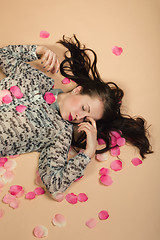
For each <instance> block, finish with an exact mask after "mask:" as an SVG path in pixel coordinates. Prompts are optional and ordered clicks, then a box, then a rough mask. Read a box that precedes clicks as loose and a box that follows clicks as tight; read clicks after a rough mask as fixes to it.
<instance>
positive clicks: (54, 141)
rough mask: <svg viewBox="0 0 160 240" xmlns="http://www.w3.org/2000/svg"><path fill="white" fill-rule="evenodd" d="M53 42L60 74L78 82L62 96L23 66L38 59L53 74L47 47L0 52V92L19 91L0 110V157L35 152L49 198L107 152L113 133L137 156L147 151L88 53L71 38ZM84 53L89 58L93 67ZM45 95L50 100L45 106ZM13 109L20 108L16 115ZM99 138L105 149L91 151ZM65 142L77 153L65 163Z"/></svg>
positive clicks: (142, 132)
mask: <svg viewBox="0 0 160 240" xmlns="http://www.w3.org/2000/svg"><path fill="white" fill-rule="evenodd" d="M59 43H60V44H62V45H64V46H65V47H66V48H67V50H68V51H67V52H66V53H65V59H64V61H62V63H61V64H60V71H61V74H62V75H63V76H64V77H67V78H69V79H72V80H73V81H75V82H76V83H77V84H78V86H77V87H76V88H74V89H73V91H70V92H67V93H64V92H63V91H62V90H61V89H53V88H52V86H53V84H54V80H53V79H52V78H50V77H48V76H46V75H45V74H44V73H42V72H41V71H39V70H38V69H35V68H33V67H31V66H30V65H29V64H27V63H26V62H30V61H34V60H37V59H40V58H41V61H42V64H44V67H47V69H48V71H51V72H52V73H53V72H56V71H57V70H58V69H59V61H58V59H57V57H56V55H55V54H54V53H53V52H52V51H51V50H49V49H48V48H46V47H43V46H37V45H25V46H24V45H15V46H7V47H4V48H1V49H0V65H1V68H2V70H3V72H4V73H5V74H6V78H4V79H2V80H1V82H0V90H3V89H7V90H10V91H11V87H13V86H18V87H19V88H20V91H21V93H22V94H21V97H20V98H17V97H15V94H14V93H13V91H11V92H12V98H13V100H12V101H11V102H10V103H8V104H2V105H1V106H0V141H1V145H0V156H1V157H2V156H9V155H15V154H22V153H27V152H33V151H38V152H40V157H39V174H40V176H41V179H42V182H43V184H44V185H45V187H46V189H47V190H48V191H49V192H50V193H51V194H52V195H54V194H55V192H64V191H65V190H66V189H67V188H68V187H69V186H70V184H71V183H72V182H74V181H75V180H76V179H78V178H79V177H81V176H82V175H83V174H84V170H85V168H86V166H87V165H88V163H89V162H90V160H91V158H92V157H93V156H94V154H95V152H104V151H107V150H109V149H110V148H111V134H110V132H111V131H113V130H116V131H120V133H121V135H122V136H124V137H125V138H126V140H128V141H129V142H130V143H132V144H133V145H135V146H136V147H138V148H139V150H140V154H141V156H142V157H143V158H144V155H145V154H147V153H151V152H152V151H151V146H150V143H149V141H148V138H147V136H146V129H145V127H144V120H143V119H142V118H137V119H133V118H130V117H129V116H123V115H122V114H121V112H120V106H121V100H122V97H123V91H122V90H121V89H120V88H118V86H117V85H116V84H114V83H104V82H103V81H102V80H101V78H100V75H99V73H98V71H97V67H96V63H97V58H96V54H95V53H94V51H93V50H91V49H86V48H85V46H81V44H80V42H79V41H78V39H77V38H76V36H75V35H74V38H73V39H69V40H67V39H65V37H63V40H61V41H59ZM87 51H91V52H92V53H93V54H94V61H93V63H91V60H90V58H89V56H88V54H87ZM68 53H69V54H70V55H69V56H68ZM22 95H23V96H22ZM47 96H50V97H51V99H52V100H53V101H51V102H48V101H47ZM17 106H23V107H24V109H25V110H24V111H23V112H19V111H17V109H18V108H17ZM77 124H78V132H79V133H82V134H80V136H78V137H76V138H74V136H73V126H74V125H77ZM72 136H73V137H72ZM100 137H101V138H103V139H104V140H105V141H106V147H105V148H104V149H102V150H99V151H96V145H97V138H100ZM71 144H72V145H73V146H75V147H76V148H78V149H79V148H82V149H83V150H82V151H80V152H79V153H78V154H77V155H76V156H75V157H74V158H71V159H70V160H69V161H68V162H67V157H68V151H69V148H70V146H71Z"/></svg>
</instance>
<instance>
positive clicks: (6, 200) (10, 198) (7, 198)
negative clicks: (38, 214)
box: [2, 193, 16, 204]
mask: <svg viewBox="0 0 160 240" xmlns="http://www.w3.org/2000/svg"><path fill="white" fill-rule="evenodd" d="M15 199H16V196H13V195H11V194H10V193H7V194H6V195H5V196H4V197H3V199H2V201H3V202H4V203H8V204H10V203H11V202H13V201H14V200H15Z"/></svg>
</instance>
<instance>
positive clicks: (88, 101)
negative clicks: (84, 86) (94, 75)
mask: <svg viewBox="0 0 160 240" xmlns="http://www.w3.org/2000/svg"><path fill="white" fill-rule="evenodd" d="M80 90H81V86H78V87H76V88H75V89H74V90H73V91H72V92H69V93H64V95H63V97H62V98H61V100H60V101H59V108H60V114H61V116H62V118H63V119H64V120H68V121H70V122H73V123H80V122H83V121H84V120H85V117H92V118H93V119H94V120H95V121H97V120H100V119H101V118H102V116H103V110H104V104H103V102H102V101H101V100H100V99H99V98H98V97H97V98H96V97H90V96H89V95H81V94H80ZM62 94H63V93H62Z"/></svg>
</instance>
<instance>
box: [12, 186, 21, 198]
mask: <svg viewBox="0 0 160 240" xmlns="http://www.w3.org/2000/svg"><path fill="white" fill-rule="evenodd" d="M9 192H10V194H12V195H14V196H16V197H20V196H22V195H23V194H24V190H23V187H22V186H20V185H12V186H11V187H10V189H9Z"/></svg>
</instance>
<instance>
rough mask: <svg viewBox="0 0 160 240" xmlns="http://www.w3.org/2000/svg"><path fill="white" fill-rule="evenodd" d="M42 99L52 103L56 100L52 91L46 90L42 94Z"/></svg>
mask: <svg viewBox="0 0 160 240" xmlns="http://www.w3.org/2000/svg"><path fill="white" fill-rule="evenodd" d="M44 100H45V101H46V102H47V103H48V104H52V103H54V102H55V101H56V98H55V96H54V94H53V93H51V92H46V93H45V95H44Z"/></svg>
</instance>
